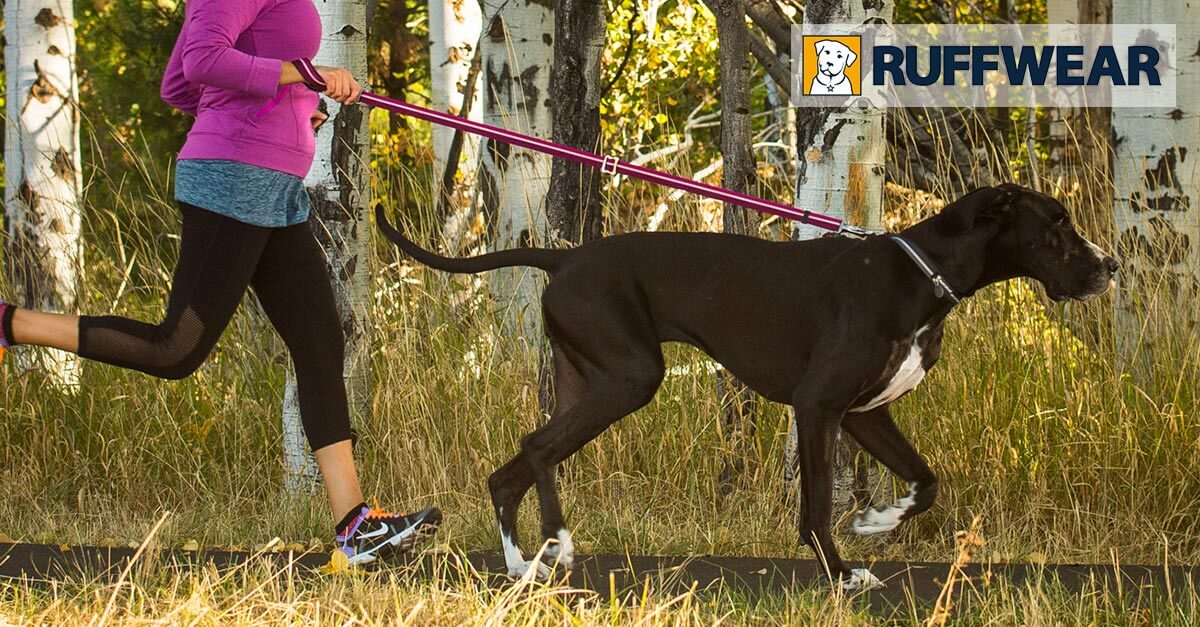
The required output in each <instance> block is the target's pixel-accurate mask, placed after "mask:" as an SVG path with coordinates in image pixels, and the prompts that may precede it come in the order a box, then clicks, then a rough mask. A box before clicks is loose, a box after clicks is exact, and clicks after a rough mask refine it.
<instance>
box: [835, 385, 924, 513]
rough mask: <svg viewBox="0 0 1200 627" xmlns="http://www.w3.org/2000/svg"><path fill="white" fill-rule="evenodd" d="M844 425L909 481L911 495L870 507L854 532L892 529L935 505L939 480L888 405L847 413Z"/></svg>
mask: <svg viewBox="0 0 1200 627" xmlns="http://www.w3.org/2000/svg"><path fill="white" fill-rule="evenodd" d="M842 428H843V429H845V431H846V433H849V434H850V436H851V437H853V438H854V439H855V440H856V441H858V443H859V444H860V445H862V447H863V449H864V450H865V451H867V452H868V453H870V454H871V455H872V456H873V457H875V459H877V460H879V461H880V463H882V464H883V465H884V466H887V468H888V470H890V471H892V472H893V473H895V474H896V476H898V477H900V478H901V479H903V480H905V481H907V482H908V494H907V495H905V496H904V497H903V498H901V499H900V500H898V501H896V502H895V503H893V504H892V505H889V506H887V507H884V508H878V509H877V508H873V507H868V508H866V509H864V510H862V511H860V512H858V514H856V515H855V516H854V521H853V522H852V523H851V528H852V529H854V533H857V534H859V535H868V534H873V533H883V532H886V531H891V530H892V529H895V528H896V527H897V526H899V525H900V523H901V522H903V521H905V520H908V519H909V518H912V517H913V516H916V515H917V514H920V513H921V512H923V511H925V510H927V509H929V508H930V507H933V502H934V499H936V498H937V490H938V480H937V477H936V476H935V475H934V474H933V471H932V470H930V469H929V465H928V464H926V463H925V460H924V459H922V458H921V455H920V454H919V453H917V450H916V449H914V448H913V446H912V444H910V443H909V442H908V439H907V438H905V437H904V434H903V433H901V432H900V430H899V429H897V428H896V423H895V422H894V421H893V420H892V414H891V411H890V409H889V408H888V406H887V405H884V406H882V407H878V408H876V409H873V410H871V411H869V412H866V413H863V414H848V415H847V416H846V419H845V420H843V421H842Z"/></svg>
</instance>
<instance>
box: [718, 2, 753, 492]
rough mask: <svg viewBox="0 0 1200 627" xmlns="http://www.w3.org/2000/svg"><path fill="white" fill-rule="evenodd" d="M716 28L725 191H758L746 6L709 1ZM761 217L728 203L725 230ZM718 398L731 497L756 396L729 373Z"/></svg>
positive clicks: (743, 229) (747, 230) (747, 228)
mask: <svg viewBox="0 0 1200 627" xmlns="http://www.w3.org/2000/svg"><path fill="white" fill-rule="evenodd" d="M706 4H707V5H708V7H709V8H710V9H711V10H712V12H713V15H714V16H715V17H716V22H717V37H718V38H719V40H720V47H719V49H718V52H719V53H720V58H721V159H722V161H723V163H724V167H723V169H722V170H721V186H722V187H725V188H726V189H730V190H733V191H735V192H742V193H751V192H753V191H754V189H753V184H754V180H755V162H754V155H753V154H752V153H751V151H750V140H751V121H752V120H751V117H750V113H751V111H750V33H749V31H748V30H747V29H746V0H707V2H706ZM760 220H761V216H760V215H759V214H758V213H757V212H754V211H750V210H748V209H745V208H742V207H738V206H736V205H731V204H729V203H726V204H725V205H724V206H723V207H722V214H721V222H722V230H723V231H724V232H726V233H737V234H740V235H754V234H757V233H758V225H759V222H760ZM717 396H718V398H719V399H720V401H721V413H722V419H721V425H722V428H723V433H722V434H721V436H722V438H721V440H722V448H723V449H725V450H724V454H723V457H724V460H723V463H722V469H721V474H720V476H719V477H718V488H719V491H720V492H721V493H722V494H728V493H729V492H730V491H731V490H732V488H733V481H734V480H735V478H736V477H738V476H740V475H742V474H743V472H744V468H745V460H746V457H747V455H748V452H749V446H748V440H750V439H751V438H753V437H754V429H755V417H754V414H755V405H756V402H755V400H756V399H755V396H754V393H753V392H751V391H750V389H749V388H747V387H746V386H745V384H743V383H742V382H741V381H738V380H737V379H736V378H734V376H733V375H731V374H729V373H728V372H726V371H725V370H720V371H718V373H717Z"/></svg>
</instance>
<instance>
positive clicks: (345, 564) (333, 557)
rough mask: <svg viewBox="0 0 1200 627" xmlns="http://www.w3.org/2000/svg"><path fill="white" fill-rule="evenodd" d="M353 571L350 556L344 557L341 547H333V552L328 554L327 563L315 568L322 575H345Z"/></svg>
mask: <svg viewBox="0 0 1200 627" xmlns="http://www.w3.org/2000/svg"><path fill="white" fill-rule="evenodd" d="M353 571H354V567H353V566H351V565H350V558H349V557H346V554H345V553H343V552H342V551H341V549H334V550H333V553H330V554H329V563H328V564H326V565H324V566H322V567H320V568H318V569H317V572H319V573H321V574H322V575H347V574H350V573H351V572H353Z"/></svg>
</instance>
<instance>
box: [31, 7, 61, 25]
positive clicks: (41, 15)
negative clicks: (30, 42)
mask: <svg viewBox="0 0 1200 627" xmlns="http://www.w3.org/2000/svg"><path fill="white" fill-rule="evenodd" d="M33 22H34V23H35V24H37V25H38V26H41V27H42V28H45V29H51V28H54V27H55V26H58V25H59V24H62V18H61V17H59V16H58V15H56V14H55V13H54V11H52V10H50V9H49V8H46V9H42V10H41V11H38V14H37V16H35V17H34V18H33Z"/></svg>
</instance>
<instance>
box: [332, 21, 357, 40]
mask: <svg viewBox="0 0 1200 627" xmlns="http://www.w3.org/2000/svg"><path fill="white" fill-rule="evenodd" d="M338 33H340V34H341V35H342V37H345V38H347V39H349V38H351V37H353V36H355V35H358V34H360V33H362V31H360V30H358V29H357V28H354V27H353V26H351V25H350V24H347V25H345V26H343V27H342V30H340V31H338Z"/></svg>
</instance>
